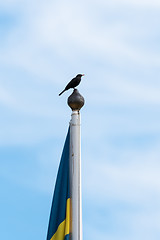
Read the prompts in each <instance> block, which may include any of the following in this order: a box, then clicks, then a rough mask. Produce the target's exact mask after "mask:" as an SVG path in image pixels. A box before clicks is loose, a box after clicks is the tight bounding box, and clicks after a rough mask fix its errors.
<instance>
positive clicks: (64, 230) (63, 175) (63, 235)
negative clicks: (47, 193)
mask: <svg viewBox="0 0 160 240" xmlns="http://www.w3.org/2000/svg"><path fill="white" fill-rule="evenodd" d="M69 148H70V128H69V129H68V134H67V137H66V141H65V144H64V148H63V152H62V156H61V161H60V165H59V169H58V174H57V180H56V184H55V190H54V195H53V201H52V207H51V213H50V219H49V226H48V234H47V240H69V236H70V231H71V230H70V216H71V214H70V187H69V184H70V179H69Z"/></svg>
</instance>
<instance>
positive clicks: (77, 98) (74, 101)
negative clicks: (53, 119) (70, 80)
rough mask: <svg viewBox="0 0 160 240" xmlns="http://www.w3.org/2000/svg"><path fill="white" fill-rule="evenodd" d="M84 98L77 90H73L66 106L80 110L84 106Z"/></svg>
mask: <svg viewBox="0 0 160 240" xmlns="http://www.w3.org/2000/svg"><path fill="white" fill-rule="evenodd" d="M84 102H85V101H84V97H83V96H82V95H81V94H80V93H79V91H78V90H77V89H74V90H73V93H72V94H71V95H70V96H69V97H68V105H69V107H70V108H71V109H72V111H73V110H78V111H79V110H80V109H81V108H82V107H83V105H84Z"/></svg>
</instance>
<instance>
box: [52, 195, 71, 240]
mask: <svg viewBox="0 0 160 240" xmlns="http://www.w3.org/2000/svg"><path fill="white" fill-rule="evenodd" d="M70 211H71V201H70V198H68V199H67V206H66V219H65V220H64V221H63V222H62V223H61V224H60V225H59V227H58V229H57V231H56V232H55V234H54V235H53V237H52V238H51V239H50V240H64V237H65V236H66V235H67V234H69V233H70V221H71V217H70V215H71V214H70Z"/></svg>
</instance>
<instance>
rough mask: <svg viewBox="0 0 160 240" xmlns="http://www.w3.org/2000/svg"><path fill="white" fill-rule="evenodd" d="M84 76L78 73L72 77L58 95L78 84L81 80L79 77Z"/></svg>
mask: <svg viewBox="0 0 160 240" xmlns="http://www.w3.org/2000/svg"><path fill="white" fill-rule="evenodd" d="M82 76H84V74H78V75H77V76H76V77H75V78H73V79H72V80H71V81H70V82H69V83H68V84H67V86H66V87H65V89H64V90H63V91H62V92H61V93H60V94H59V96H60V95H61V94H62V93H64V92H65V91H67V90H68V89H70V88H75V87H77V86H78V85H79V84H80V81H81V77H82Z"/></svg>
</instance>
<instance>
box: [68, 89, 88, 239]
mask: <svg viewBox="0 0 160 240" xmlns="http://www.w3.org/2000/svg"><path fill="white" fill-rule="evenodd" d="M68 105H69V106H70V107H71V109H72V114H71V121H70V176H71V182H70V188H71V203H72V204H71V205H72V207H71V216H72V217H71V219H72V222H71V229H72V230H71V239H72V240H82V191H81V132H80V112H79V110H80V109H81V107H82V106H83V105H84V98H83V97H82V96H81V95H80V94H79V92H78V90H77V89H75V90H74V92H73V93H72V95H71V96H70V97H69V98H68Z"/></svg>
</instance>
